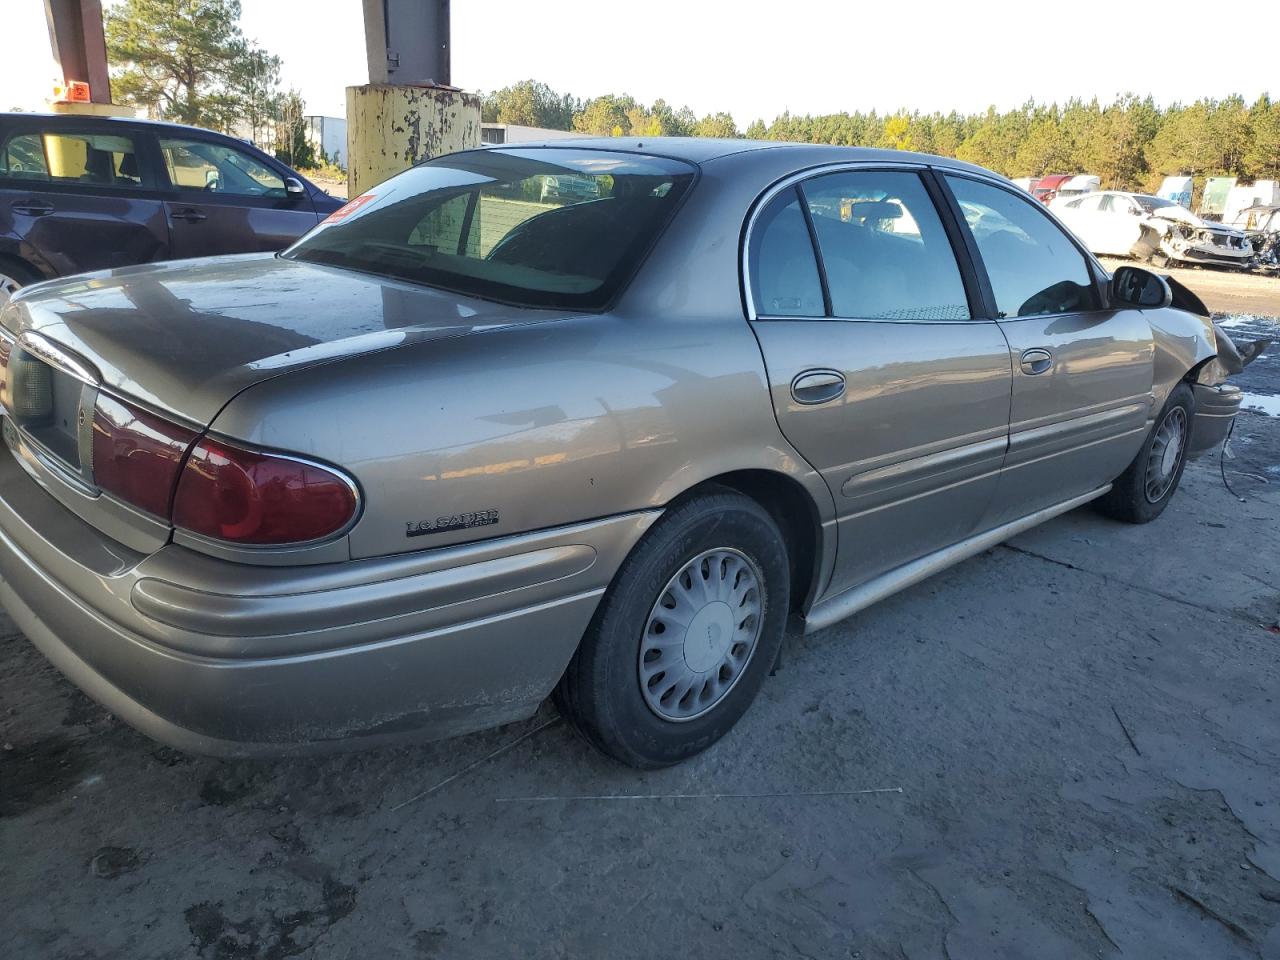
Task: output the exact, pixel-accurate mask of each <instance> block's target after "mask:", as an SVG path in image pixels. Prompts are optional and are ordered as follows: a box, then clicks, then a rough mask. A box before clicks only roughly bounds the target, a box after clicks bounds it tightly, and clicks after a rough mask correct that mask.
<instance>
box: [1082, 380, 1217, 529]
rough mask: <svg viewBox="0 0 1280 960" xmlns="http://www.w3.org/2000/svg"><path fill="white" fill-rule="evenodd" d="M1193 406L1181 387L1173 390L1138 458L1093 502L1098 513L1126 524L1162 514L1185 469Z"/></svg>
mask: <svg viewBox="0 0 1280 960" xmlns="http://www.w3.org/2000/svg"><path fill="white" fill-rule="evenodd" d="M1194 402H1195V398H1194V396H1193V395H1192V393H1191V388H1190V387H1189V386H1187V385H1186V384H1185V383H1180V384H1178V385H1177V386H1176V387H1174V388H1173V391H1172V392H1171V393H1170V394H1169V399H1168V400H1167V401H1166V402H1165V405H1164V409H1163V410H1161V411H1160V416H1159V418H1158V419H1157V420H1156V425H1155V428H1154V429H1152V431H1151V433H1150V434H1149V435H1148V436H1147V439H1146V442H1145V443H1143V445H1142V449H1141V450H1139V451H1138V455H1137V456H1136V457H1134V458H1133V462H1132V463H1131V464H1129V466H1128V467H1127V468H1125V471H1124V473H1122V474H1120V476H1119V477H1117V478H1116V480H1115V482H1114V483H1113V484H1112V485H1111V490H1110V491H1108V492H1107V493H1106V495H1104V496H1102V497H1100V498H1099V499H1098V500H1097V504H1098V509H1099V510H1101V511H1102V512H1103V513H1105V514H1106V515H1107V516H1109V517H1113V518H1115V519H1116V520H1124V521H1126V522H1128V523H1148V522H1150V521H1152V520H1154V519H1155V518H1156V517H1158V516H1160V514H1161V513H1163V512H1164V508H1165V507H1166V506H1168V505H1169V501H1170V500H1172V499H1173V494H1174V492H1175V491H1176V490H1177V489H1178V482H1179V481H1180V480H1181V479H1182V470H1183V468H1184V467H1185V466H1186V465H1187V441H1188V440H1190V439H1191V417H1192V413H1193V412H1194Z"/></svg>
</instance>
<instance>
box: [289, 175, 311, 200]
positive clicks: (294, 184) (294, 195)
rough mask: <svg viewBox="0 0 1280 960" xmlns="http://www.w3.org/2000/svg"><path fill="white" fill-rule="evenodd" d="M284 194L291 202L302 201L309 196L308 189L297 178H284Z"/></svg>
mask: <svg viewBox="0 0 1280 960" xmlns="http://www.w3.org/2000/svg"><path fill="white" fill-rule="evenodd" d="M284 192H285V195H286V196H287V197H288V198H289V199H290V200H301V199H302V198H303V197H305V196H306V195H307V188H306V187H304V186H303V185H302V181H301V180H299V179H298V178H297V177H285V178H284Z"/></svg>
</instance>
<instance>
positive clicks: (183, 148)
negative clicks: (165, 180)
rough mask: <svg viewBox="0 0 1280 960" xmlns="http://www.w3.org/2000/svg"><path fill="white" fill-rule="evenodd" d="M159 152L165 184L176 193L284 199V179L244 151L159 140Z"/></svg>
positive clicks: (217, 145)
mask: <svg viewBox="0 0 1280 960" xmlns="http://www.w3.org/2000/svg"><path fill="white" fill-rule="evenodd" d="M160 151H161V153H162V154H164V165H165V168H166V169H167V170H168V171H169V182H170V183H172V184H173V185H174V186H175V187H177V188H178V189H179V190H184V191H186V190H199V191H201V192H202V193H212V194H215V195H217V196H233V197H267V198H273V199H283V198H284V197H286V196H288V192H287V191H286V190H285V186H284V177H282V176H280V174H278V173H276V172H275V171H274V170H272V169H271V168H270V167H268V166H267V165H266V164H264V163H261V162H260V161H258V160H256V159H254V158H253V157H252V156H251V155H250V154H248V153H246V152H245V151H243V150H236V149H235V148H234V147H229V146H227V145H226V144H222V143H213V142H211V141H206V140H180V139H175V138H172V137H161V138H160Z"/></svg>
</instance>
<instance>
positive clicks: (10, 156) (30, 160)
mask: <svg viewBox="0 0 1280 960" xmlns="http://www.w3.org/2000/svg"><path fill="white" fill-rule="evenodd" d="M0 174H3V175H4V176H7V177H17V178H19V179H23V180H46V181H47V180H48V179H49V164H48V161H46V160H45V158H44V140H43V139H42V138H41V136H40V134H38V133H19V134H15V135H14V136H12V137H10V138H9V139H8V140H6V141H5V144H4V152H3V154H0Z"/></svg>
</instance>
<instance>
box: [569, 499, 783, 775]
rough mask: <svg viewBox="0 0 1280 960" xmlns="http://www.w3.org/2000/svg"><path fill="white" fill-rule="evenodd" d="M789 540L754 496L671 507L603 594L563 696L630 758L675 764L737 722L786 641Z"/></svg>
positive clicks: (592, 729) (610, 747) (590, 729)
mask: <svg viewBox="0 0 1280 960" xmlns="http://www.w3.org/2000/svg"><path fill="white" fill-rule="evenodd" d="M788 571H789V564H788V560H787V545H786V541H785V540H784V539H783V537H782V534H781V533H780V532H779V531H778V527H777V524H775V523H774V522H773V519H772V518H771V517H770V516H769V514H768V512H767V511H766V510H765V509H764V508H763V507H761V506H760V505H759V504H758V503H756V502H755V501H754V500H751V499H749V498H747V497H744V496H742V495H740V494H737V493H735V492H733V491H730V490H727V489H726V490H720V489H716V490H715V491H713V492H708V493H703V494H698V495H695V496H693V497H691V498H690V499H688V500H686V501H684V502H683V503H681V504H678V505H677V506H675V507H674V508H672V509H671V510H669V511H668V512H667V513H666V514H664V515H663V516H662V517H661V518H660V519H659V520H658V522H657V523H656V524H655V525H654V526H653V528H652V529H651V530H650V531H649V532H648V533H647V534H646V535H645V537H644V539H643V540H641V541H640V543H639V544H638V545H637V546H636V548H635V549H634V550H633V551H632V552H631V555H630V556H628V557H627V559H626V561H625V562H624V563H623V565H622V567H621V568H620V569H619V570H618V572H617V574H616V575H615V577H614V580H613V583H612V585H611V586H610V587H609V590H608V592H607V593H606V594H605V597H604V599H603V600H602V601H601V604H600V608H599V609H598V610H597V611H596V615H595V617H594V618H593V619H592V622H591V626H590V627H589V628H588V629H587V634H586V636H585V637H584V638H583V641H582V644H581V645H580V646H579V648H578V652H577V653H576V654H574V657H573V660H572V661H571V662H570V664H569V667H568V669H567V670H566V671H565V675H564V677H563V679H562V680H561V681H560V685H559V686H558V687H557V689H556V700H557V703H558V704H559V706H560V709H561V712H562V713H563V714H564V715H565V716H566V717H567V718H568V719H569V720H570V721H571V722H572V723H573V725H574V726H575V727H576V728H577V730H578V732H579V733H581V734H582V735H583V736H584V737H585V738H586V739H587V740H588V741H589V742H590V743H591V744H593V745H594V746H595V747H596V748H598V749H599V750H601V751H602V752H603V753H605V754H607V755H608V756H610V757H613V758H614V759H616V760H619V761H621V762H622V763H625V764H628V765H630V766H633V767H639V768H653V767H663V766H668V765H670V764H673V763H678V762H679V761H681V760H684V759H686V758H687V757H690V756H692V755H694V754H695V753H698V752H700V751H702V750H705V749H706V748H707V747H709V746H711V744H713V743H715V742H716V741H717V740H719V739H720V738H721V737H722V736H724V735H725V734H726V733H728V732H729V730H730V728H732V727H733V725H734V724H735V723H737V721H738V719H739V718H740V717H741V716H742V714H743V713H745V712H746V710H747V707H749V706H750V705H751V702H752V700H754V699H755V696H756V692H757V691H758V690H759V689H760V684H761V683H762V682H763V681H764V678H765V675H766V674H767V673H768V672H769V670H770V668H771V667H772V666H773V663H774V661H775V660H776V658H777V655H778V649H779V648H780V647H781V645H782V637H783V632H784V630H785V626H786V619H787V608H788V602H789V597H790V583H789V572H788Z"/></svg>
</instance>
